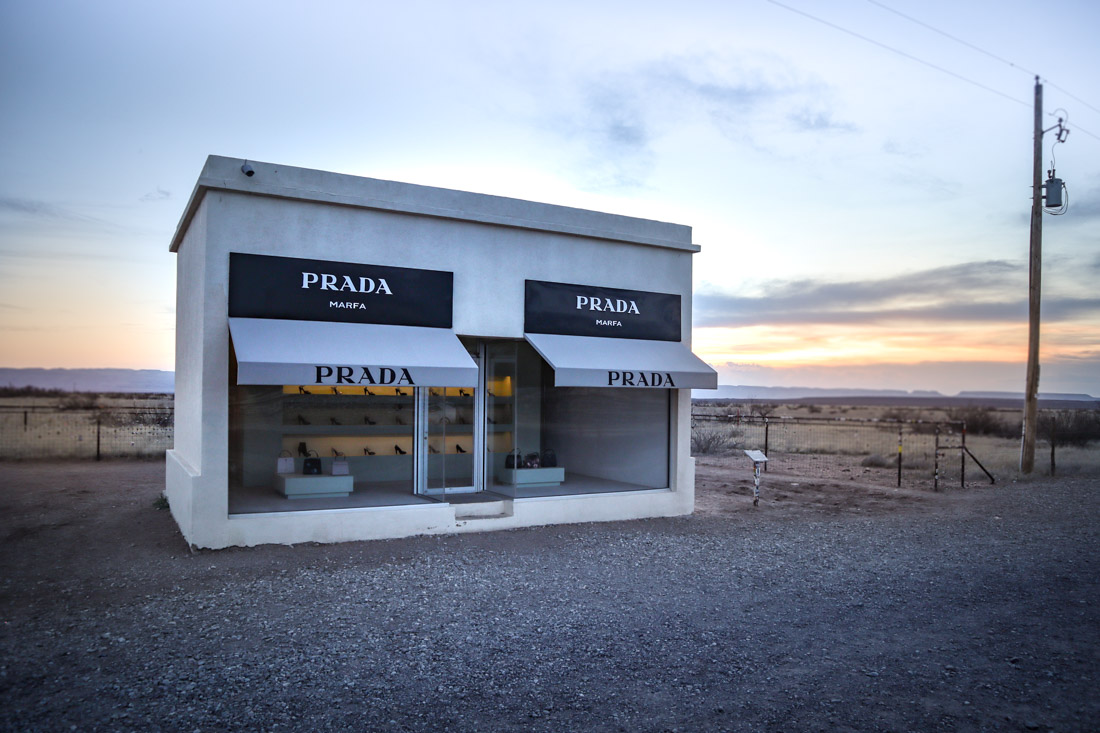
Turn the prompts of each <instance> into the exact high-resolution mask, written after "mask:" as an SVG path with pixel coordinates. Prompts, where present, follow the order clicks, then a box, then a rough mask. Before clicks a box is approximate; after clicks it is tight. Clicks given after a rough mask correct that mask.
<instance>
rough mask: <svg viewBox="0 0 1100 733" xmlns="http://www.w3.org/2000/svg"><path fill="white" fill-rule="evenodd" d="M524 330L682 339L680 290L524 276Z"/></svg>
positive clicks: (571, 334) (627, 337)
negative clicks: (656, 290) (676, 292)
mask: <svg viewBox="0 0 1100 733" xmlns="http://www.w3.org/2000/svg"><path fill="white" fill-rule="evenodd" d="M523 316H524V326H523V330H524V331H526V332H527V333H556V334H563V335H569V336H604V337H610V338H625V339H649V340H651V341H679V340H680V296H679V295H672V294H669V293H650V292H647V291H644V290H620V289H618V288H601V287H593V286H591V285H570V284H568V283H550V282H541V281H539V280H528V281H527V291H526V297H525V300H524V313H523Z"/></svg>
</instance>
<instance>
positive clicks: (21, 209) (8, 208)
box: [0, 196, 108, 224]
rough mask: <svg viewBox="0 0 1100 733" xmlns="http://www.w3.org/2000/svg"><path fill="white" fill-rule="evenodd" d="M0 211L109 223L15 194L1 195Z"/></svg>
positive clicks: (84, 222) (65, 219) (49, 218)
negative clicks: (17, 196)
mask: <svg viewBox="0 0 1100 733" xmlns="http://www.w3.org/2000/svg"><path fill="white" fill-rule="evenodd" d="M0 212H8V213H13V214H19V215H23V216H26V217H31V218H35V219H40V220H49V221H56V222H67V223H79V224H107V223H108V222H106V221H104V220H102V219H96V218H95V217H92V216H86V215H85V214H79V213H77V212H75V211H73V210H71V209H68V208H66V207H64V206H58V205H57V204H51V203H49V202H47V201H37V200H34V199H23V198H16V197H13V196H0Z"/></svg>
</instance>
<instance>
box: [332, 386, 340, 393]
mask: <svg viewBox="0 0 1100 733" xmlns="http://www.w3.org/2000/svg"><path fill="white" fill-rule="evenodd" d="M332 393H333V394H340V390H338V389H336V388H335V387H333V388H332Z"/></svg>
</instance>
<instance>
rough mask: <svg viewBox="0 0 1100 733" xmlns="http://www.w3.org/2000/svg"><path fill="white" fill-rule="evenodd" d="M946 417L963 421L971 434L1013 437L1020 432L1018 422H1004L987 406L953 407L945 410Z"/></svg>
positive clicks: (955, 420)
mask: <svg viewBox="0 0 1100 733" xmlns="http://www.w3.org/2000/svg"><path fill="white" fill-rule="evenodd" d="M947 419H948V420H951V421H953V422H965V423H966V432H968V433H970V434H972V435H997V436H1000V437H1002V438H1015V437H1017V436H1019V434H1020V426H1019V424H1015V425H1010V424H1009V423H1006V422H1005V421H1003V420H1001V418H999V417H998V416H997V414H996V412H994V410H993V409H992V408H989V407H976V406H971V407H954V408H951V409H949V410H948V411H947Z"/></svg>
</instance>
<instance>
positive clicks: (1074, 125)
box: [1066, 120, 1100, 140]
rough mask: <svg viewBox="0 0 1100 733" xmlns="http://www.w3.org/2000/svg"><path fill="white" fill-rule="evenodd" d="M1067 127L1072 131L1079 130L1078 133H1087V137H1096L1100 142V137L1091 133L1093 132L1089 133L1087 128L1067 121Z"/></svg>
mask: <svg viewBox="0 0 1100 733" xmlns="http://www.w3.org/2000/svg"><path fill="white" fill-rule="evenodd" d="M1066 127H1068V128H1070V129H1071V130H1077V131H1078V132H1083V133H1085V134H1086V135H1088V136H1089V137H1094V138H1096V139H1097V140H1100V135H1096V134H1094V133H1091V132H1089V131H1088V130H1086V129H1085V128H1083V127H1081V126H1080V125H1078V124H1077V123H1075V122H1074V123H1071V122H1070V121H1069V120H1066Z"/></svg>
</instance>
